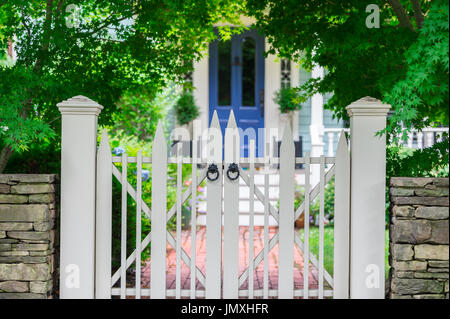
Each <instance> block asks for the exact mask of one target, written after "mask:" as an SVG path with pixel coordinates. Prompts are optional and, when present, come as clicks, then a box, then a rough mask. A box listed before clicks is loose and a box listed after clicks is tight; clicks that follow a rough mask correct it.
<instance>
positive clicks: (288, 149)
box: [278, 125, 295, 299]
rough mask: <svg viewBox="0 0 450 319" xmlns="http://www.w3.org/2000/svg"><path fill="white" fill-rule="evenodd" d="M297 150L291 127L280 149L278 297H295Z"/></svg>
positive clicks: (285, 132) (286, 130)
mask: <svg viewBox="0 0 450 319" xmlns="http://www.w3.org/2000/svg"><path fill="white" fill-rule="evenodd" d="M294 173H295V148H294V140H293V138H292V133H291V128H290V127H289V125H287V126H286V129H285V130H284V135H283V139H282V141H281V147H280V213H279V234H280V238H279V253H278V264H279V267H278V296H279V298H280V299H292V298H293V296H294V194H295V183H294Z"/></svg>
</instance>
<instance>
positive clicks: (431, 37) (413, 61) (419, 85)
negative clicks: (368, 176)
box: [248, 0, 449, 136]
mask: <svg viewBox="0 0 450 319" xmlns="http://www.w3.org/2000/svg"><path fill="white" fill-rule="evenodd" d="M370 4H376V5H377V6H378V8H379V18H380V19H379V21H380V27H379V28H368V27H366V19H368V20H369V22H374V21H375V20H374V19H375V18H374V17H373V16H372V14H373V13H375V14H376V12H372V11H370V10H369V11H368V12H366V8H367V6H368V5H370ZM248 10H249V11H250V13H251V14H252V15H254V16H255V17H256V18H257V21H258V22H257V23H256V24H257V26H258V27H259V28H261V29H262V31H263V32H264V34H265V35H266V37H267V39H268V42H269V43H270V45H271V48H270V50H269V52H270V53H275V52H278V53H279V54H280V55H281V56H285V57H290V58H292V59H294V60H297V61H300V62H301V63H302V64H303V66H304V67H305V68H307V69H311V68H312V66H313V65H314V64H316V63H317V64H319V65H321V66H323V67H325V68H326V69H327V71H328V72H327V73H326V75H325V77H324V78H323V79H311V80H310V81H308V82H306V83H305V84H304V85H303V86H302V87H301V89H302V90H303V91H304V92H305V93H304V94H305V95H306V96H307V97H308V96H312V95H313V94H315V93H317V92H319V93H322V94H323V93H326V92H333V93H334V95H333V96H332V98H331V99H330V100H329V101H328V103H327V105H326V106H325V107H326V108H328V109H331V110H333V111H334V114H336V115H337V116H338V117H339V118H344V119H345V118H346V117H347V114H346V111H345V107H346V106H347V105H348V104H350V103H351V102H353V101H355V100H357V99H359V98H361V97H363V96H373V97H375V98H378V99H381V100H383V101H385V102H388V103H390V104H392V107H393V114H394V115H393V116H392V117H391V118H390V120H389V122H388V132H389V133H395V134H393V136H396V135H397V134H398V133H399V132H400V130H401V127H400V126H399V125H398V123H399V121H403V122H404V123H403V124H404V127H406V128H411V127H412V126H414V127H417V128H421V127H423V126H424V125H430V124H433V123H435V122H440V123H441V124H445V125H448V115H449V113H448V103H449V100H448V94H449V91H448V83H449V82H448V76H449V68H448V65H449V46H448V42H449V33H448V23H449V3H448V1H447V0H433V1H428V0H410V1H409V0H387V1H386V0H348V1H322V0H304V1H303V0H300V1H292V0H249V1H248Z"/></svg>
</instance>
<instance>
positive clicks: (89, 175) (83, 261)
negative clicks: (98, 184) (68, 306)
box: [57, 95, 103, 299]
mask: <svg viewBox="0 0 450 319" xmlns="http://www.w3.org/2000/svg"><path fill="white" fill-rule="evenodd" d="M57 106H58V109H59V111H60V112H61V115H62V126H61V130H62V132H61V133H62V134H61V226H60V227H61V232H60V233H61V242H60V247H61V255H60V256H61V257H60V297H61V298H62V299H73V298H89V299H91V298H94V283H95V277H94V271H95V262H94V261H95V174H96V173H95V172H96V147H97V118H98V115H99V114H100V111H101V110H102V109H103V107H102V106H101V105H100V104H98V103H96V102H94V101H92V100H90V99H88V98H86V97H84V96H81V95H79V96H75V97H72V98H70V99H68V100H65V101H62V102H61V103H58V104H57Z"/></svg>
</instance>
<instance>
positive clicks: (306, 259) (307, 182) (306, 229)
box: [303, 152, 311, 299]
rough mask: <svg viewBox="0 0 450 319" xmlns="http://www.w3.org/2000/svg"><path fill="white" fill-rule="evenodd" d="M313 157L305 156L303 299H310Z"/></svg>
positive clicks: (307, 153) (307, 154)
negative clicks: (311, 178)
mask: <svg viewBox="0 0 450 319" xmlns="http://www.w3.org/2000/svg"><path fill="white" fill-rule="evenodd" d="M310 163H311V157H310V154H309V152H306V156H305V212H304V216H305V218H304V221H305V222H304V226H303V230H304V239H303V298H304V299H308V298H309V206H310V197H309V195H310V193H309V189H310V188H311V186H310V173H311V164H310Z"/></svg>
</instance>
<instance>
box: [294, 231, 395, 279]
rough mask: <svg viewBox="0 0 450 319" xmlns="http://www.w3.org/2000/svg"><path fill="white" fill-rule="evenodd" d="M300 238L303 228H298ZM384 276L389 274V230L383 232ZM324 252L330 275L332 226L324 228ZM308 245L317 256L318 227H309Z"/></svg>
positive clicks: (331, 269) (325, 263)
mask: <svg viewBox="0 0 450 319" xmlns="http://www.w3.org/2000/svg"><path fill="white" fill-rule="evenodd" d="M299 234H300V238H302V240H303V235H304V230H303V229H300V230H299ZM385 243H386V244H385V276H386V278H387V276H388V274H389V231H388V230H386V232H385ZM324 244H325V246H324V252H323V257H324V261H323V265H324V268H325V269H326V271H328V273H329V274H330V275H333V247H334V228H333V227H325V228H324ZM309 247H310V251H311V253H312V254H314V255H315V256H316V257H317V258H318V257H319V227H310V228H309Z"/></svg>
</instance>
